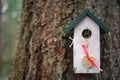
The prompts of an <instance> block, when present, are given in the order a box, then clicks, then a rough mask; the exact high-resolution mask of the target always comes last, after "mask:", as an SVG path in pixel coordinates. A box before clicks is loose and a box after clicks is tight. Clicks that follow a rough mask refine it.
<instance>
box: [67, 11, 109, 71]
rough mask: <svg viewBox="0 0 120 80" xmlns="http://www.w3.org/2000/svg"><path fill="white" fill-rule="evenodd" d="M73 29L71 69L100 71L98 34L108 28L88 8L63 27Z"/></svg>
mask: <svg viewBox="0 0 120 80" xmlns="http://www.w3.org/2000/svg"><path fill="white" fill-rule="evenodd" d="M71 31H73V39H72V38H71V37H70V39H72V41H73V42H72V43H73V70H74V72H75V73H100V71H103V70H102V69H101V68H100V35H102V34H104V33H107V32H108V31H109V29H108V28H107V27H106V26H105V25H104V24H103V23H102V22H101V21H100V20H99V19H98V18H97V17H96V16H95V15H94V14H93V13H92V12H90V11H89V10H88V9H86V10H85V11H83V13H82V14H81V15H80V16H78V17H77V18H76V20H74V21H73V22H72V23H71V25H70V26H69V27H68V28H67V29H65V33H67V34H68V33H70V32H71Z"/></svg>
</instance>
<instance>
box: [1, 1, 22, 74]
mask: <svg viewBox="0 0 120 80" xmlns="http://www.w3.org/2000/svg"><path fill="white" fill-rule="evenodd" d="M21 4H22V1H21V0H4V1H3V8H2V14H3V15H2V64H1V65H0V76H4V75H8V74H9V72H10V70H11V65H12V57H13V51H14V46H15V41H16V34H17V22H18V17H19V15H20V10H21Z"/></svg>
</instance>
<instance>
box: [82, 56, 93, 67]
mask: <svg viewBox="0 0 120 80" xmlns="http://www.w3.org/2000/svg"><path fill="white" fill-rule="evenodd" d="M90 58H91V59H92V60H93V61H95V57H94V56H90ZM82 64H83V66H84V67H86V68H91V67H92V66H93V65H92V64H91V62H90V61H89V60H88V58H87V57H86V55H84V56H83V57H82Z"/></svg>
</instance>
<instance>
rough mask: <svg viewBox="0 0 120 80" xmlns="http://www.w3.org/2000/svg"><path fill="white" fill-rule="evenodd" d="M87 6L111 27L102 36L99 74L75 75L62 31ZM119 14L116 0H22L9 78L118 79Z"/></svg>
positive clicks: (23, 79)
mask: <svg viewBox="0 0 120 80" xmlns="http://www.w3.org/2000/svg"><path fill="white" fill-rule="evenodd" d="M86 8H88V9H90V10H91V11H93V12H94V13H95V14H96V16H97V17H98V18H99V19H101V20H102V21H103V22H104V23H105V24H106V25H107V26H108V27H109V28H110V32H109V33H108V34H105V35H101V67H102V69H103V70H104V71H103V72H101V73H100V74H74V72H73V59H72V56H73V51H72V48H69V44H70V42H71V41H70V40H69V39H68V36H66V34H65V33H64V29H65V28H67V27H68V26H69V25H70V23H71V22H72V21H73V20H74V19H75V18H76V17H77V16H78V15H79V14H80V13H81V12H82V11H83V10H84V9H86ZM119 16H120V6H119V4H118V3H117V1H116V0H23V6H22V13H21V17H20V21H19V35H18V40H17V46H16V52H15V53H16V56H15V59H14V63H13V70H12V72H11V75H10V77H9V80H120V45H119V44H120V31H119V29H120V27H119V26H120V17H119ZM69 35H72V34H69ZM64 39H66V40H67V43H64V42H63V40H64Z"/></svg>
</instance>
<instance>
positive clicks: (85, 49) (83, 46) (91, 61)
mask: <svg viewBox="0 0 120 80" xmlns="http://www.w3.org/2000/svg"><path fill="white" fill-rule="evenodd" d="M82 48H83V50H84V53H85V55H86V57H87V58H88V60H89V61H90V63H91V64H92V65H93V66H95V67H96V68H97V69H98V70H100V71H103V70H102V69H101V68H100V67H98V66H97V65H96V64H95V62H94V61H93V60H92V59H91V58H90V57H89V53H88V51H87V48H86V46H85V45H82Z"/></svg>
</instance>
